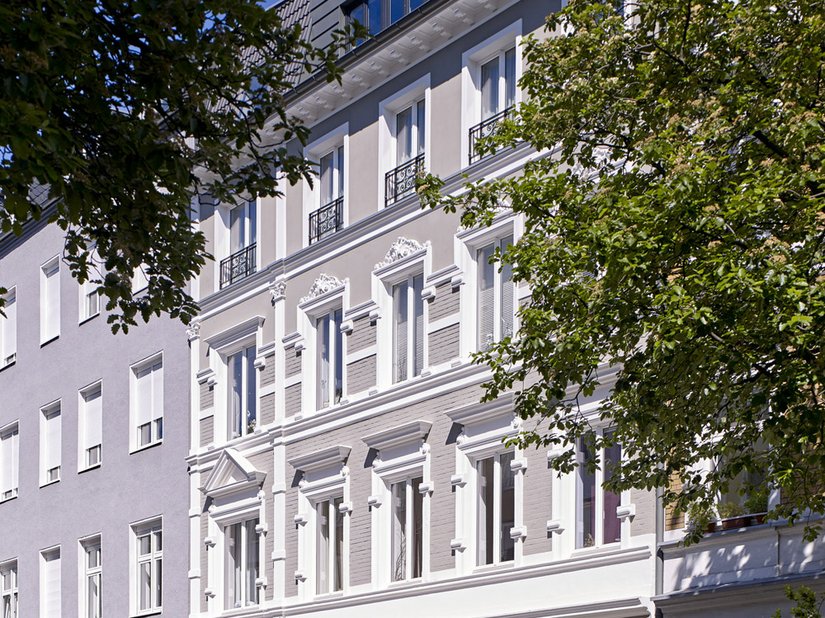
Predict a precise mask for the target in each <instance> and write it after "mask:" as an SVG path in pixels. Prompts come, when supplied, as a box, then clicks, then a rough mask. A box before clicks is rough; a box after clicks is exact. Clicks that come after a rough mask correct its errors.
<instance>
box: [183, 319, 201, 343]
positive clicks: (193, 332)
mask: <svg viewBox="0 0 825 618" xmlns="http://www.w3.org/2000/svg"><path fill="white" fill-rule="evenodd" d="M200 334H201V323H200V322H192V323H191V324H190V325H189V326H187V327H186V338H187V339H188V340H189V341H192V340H193V339H197V338H198V337H200Z"/></svg>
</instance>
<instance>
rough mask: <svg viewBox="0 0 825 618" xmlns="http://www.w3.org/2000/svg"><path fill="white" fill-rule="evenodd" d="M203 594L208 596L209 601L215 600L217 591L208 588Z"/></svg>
mask: <svg viewBox="0 0 825 618" xmlns="http://www.w3.org/2000/svg"><path fill="white" fill-rule="evenodd" d="M203 594H204V595H206V598H208V599H214V598H215V591H214V590H212V588H206V589H205V590H204V591H203Z"/></svg>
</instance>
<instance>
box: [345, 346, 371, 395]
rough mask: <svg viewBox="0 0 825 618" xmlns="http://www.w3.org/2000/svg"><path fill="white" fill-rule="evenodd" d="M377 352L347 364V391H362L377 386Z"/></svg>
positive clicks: (352, 392)
mask: <svg viewBox="0 0 825 618" xmlns="http://www.w3.org/2000/svg"><path fill="white" fill-rule="evenodd" d="M375 371H376V359H375V354H373V355H372V356H367V357H366V358H362V359H361V360H359V361H355V362H354V363H350V364H349V365H347V391H348V392H349V393H350V394H354V393H361V392H363V391H365V390H367V389H369V388H372V387H373V386H375Z"/></svg>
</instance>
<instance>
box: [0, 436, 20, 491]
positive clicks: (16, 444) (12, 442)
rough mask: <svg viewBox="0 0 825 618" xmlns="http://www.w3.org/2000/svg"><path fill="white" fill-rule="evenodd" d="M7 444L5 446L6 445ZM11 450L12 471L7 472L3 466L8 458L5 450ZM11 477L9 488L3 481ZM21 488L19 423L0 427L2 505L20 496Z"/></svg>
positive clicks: (9, 457) (0, 488) (0, 489)
mask: <svg viewBox="0 0 825 618" xmlns="http://www.w3.org/2000/svg"><path fill="white" fill-rule="evenodd" d="M4 442H5V444H4ZM7 448H8V449H10V453H9V456H8V459H9V461H11V471H10V472H7V471H6V470H5V469H4V468H5V466H4V465H3V459H4V458H5V457H6V455H5V449H7ZM6 475H8V476H10V477H11V478H10V483H9V486H4V484H3V479H4V478H5V476H6ZM19 486H20V429H19V425H18V422H17V421H13V422H11V423H9V424H7V425H5V426H4V427H0V503H2V502H6V501H7V500H13V499H14V498H16V497H17V496H18V493H19Z"/></svg>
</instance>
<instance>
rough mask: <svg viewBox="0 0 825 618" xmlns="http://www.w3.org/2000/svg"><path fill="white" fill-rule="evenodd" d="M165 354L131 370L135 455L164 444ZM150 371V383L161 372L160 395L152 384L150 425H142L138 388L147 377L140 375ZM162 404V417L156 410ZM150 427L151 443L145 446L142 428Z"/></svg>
mask: <svg viewBox="0 0 825 618" xmlns="http://www.w3.org/2000/svg"><path fill="white" fill-rule="evenodd" d="M163 361H164V359H163V352H158V353H156V354H153V355H152V356H150V357H149V358H146V359H144V360H141V361H139V362H137V363H135V364H134V365H132V366H131V367H130V368H129V428H130V430H129V452H131V453H134V452H136V451H140V450H143V449H145V448H149V447H152V446H156V445H158V444H162V443H163V434H164V429H165V427H164V411H165V406H164V398H165V384H164V377H165V376H164V371H163V369H164V365H163ZM147 370H149V372H150V373H149V374H148V375H149V376H150V377H149V379H150V381H152V380H154V376H153V374H154V372H155V371H159V372H160V378H159V380H160V395H156V393H155V390H154V386H155V384H150V390H151V395H150V399H151V400H152V406H151V408H152V409H151V410H150V412H149V417H150V418H149V422H148V423H140V420H141V416H143V415H142V413H141V410H140V400H139V397H138V388H139V384H140V380H142V379H146V378H145V377H139V374H141V373H143V372H145V371H147ZM157 403H159V404H160V415H158V411H157V410H155V404H157ZM147 424H148V425H149V434H150V435H149V441H148V442H146V443H145V444H141V437H140V436H141V427H143V426H144V425H147Z"/></svg>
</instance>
